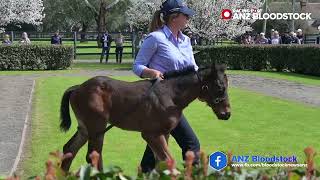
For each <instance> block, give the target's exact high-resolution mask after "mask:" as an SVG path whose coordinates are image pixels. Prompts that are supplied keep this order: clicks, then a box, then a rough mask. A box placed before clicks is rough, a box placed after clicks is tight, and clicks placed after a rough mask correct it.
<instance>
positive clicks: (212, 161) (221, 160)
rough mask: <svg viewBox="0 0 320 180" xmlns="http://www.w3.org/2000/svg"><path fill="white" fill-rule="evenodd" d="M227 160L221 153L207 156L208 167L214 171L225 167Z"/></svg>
mask: <svg viewBox="0 0 320 180" xmlns="http://www.w3.org/2000/svg"><path fill="white" fill-rule="evenodd" d="M227 164H228V158H227V155H225V154H224V153H223V152H220V151H217V152H214V153H212V154H211V155H210V156H209V165H210V167H212V168H213V169H214V170H217V171H220V170H222V169H224V168H225V167H227Z"/></svg>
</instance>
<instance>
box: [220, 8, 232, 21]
mask: <svg viewBox="0 0 320 180" xmlns="http://www.w3.org/2000/svg"><path fill="white" fill-rule="evenodd" d="M221 17H222V19H231V18H232V11H231V10H230V9H223V10H222V12H221Z"/></svg>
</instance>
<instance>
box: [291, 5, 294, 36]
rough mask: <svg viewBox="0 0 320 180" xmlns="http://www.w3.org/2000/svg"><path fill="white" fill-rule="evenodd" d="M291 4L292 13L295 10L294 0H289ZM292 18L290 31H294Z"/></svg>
mask: <svg viewBox="0 0 320 180" xmlns="http://www.w3.org/2000/svg"><path fill="white" fill-rule="evenodd" d="M291 4H292V13H294V12H295V0H291ZM294 29H295V28H294V19H292V20H291V31H292V32H294Z"/></svg>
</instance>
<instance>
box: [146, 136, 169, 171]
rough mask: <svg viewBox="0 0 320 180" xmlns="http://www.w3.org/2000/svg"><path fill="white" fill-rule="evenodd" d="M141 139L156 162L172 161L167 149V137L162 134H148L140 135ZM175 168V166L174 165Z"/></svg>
mask: <svg viewBox="0 0 320 180" xmlns="http://www.w3.org/2000/svg"><path fill="white" fill-rule="evenodd" d="M141 135H142V137H143V139H144V140H145V141H147V143H148V145H149V147H150V148H151V149H152V151H153V153H154V154H155V156H156V159H157V160H160V161H167V160H172V161H174V159H173V157H172V156H171V154H170V152H169V149H168V143H167V138H166V137H168V135H164V134H160V135H159V134H157V135H156V134H150V133H141ZM174 166H175V165H174Z"/></svg>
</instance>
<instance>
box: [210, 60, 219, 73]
mask: <svg viewBox="0 0 320 180" xmlns="http://www.w3.org/2000/svg"><path fill="white" fill-rule="evenodd" d="M210 69H211V72H216V71H217V64H216V61H213V62H212V63H211V67H210Z"/></svg>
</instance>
